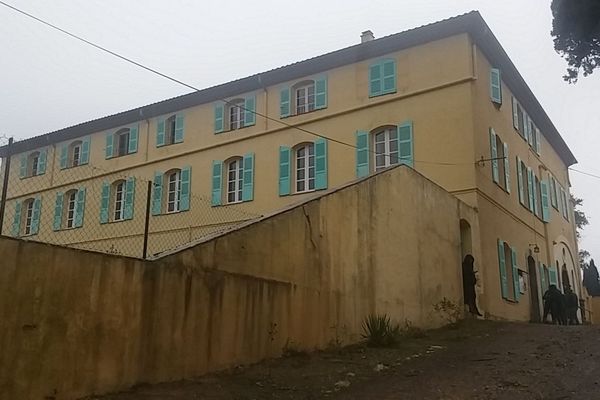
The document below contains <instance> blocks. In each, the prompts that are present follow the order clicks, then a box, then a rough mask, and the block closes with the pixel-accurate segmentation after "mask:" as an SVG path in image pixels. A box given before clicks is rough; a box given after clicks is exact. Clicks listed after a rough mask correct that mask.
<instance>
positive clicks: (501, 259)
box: [498, 239, 508, 299]
mask: <svg viewBox="0 0 600 400" xmlns="http://www.w3.org/2000/svg"><path fill="white" fill-rule="evenodd" d="M498 264H499V266H500V289H501V292H502V297H503V298H505V299H507V298H508V275H507V273H506V257H505V255H504V242H503V241H502V240H500V239H498Z"/></svg>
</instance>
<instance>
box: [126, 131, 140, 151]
mask: <svg viewBox="0 0 600 400" xmlns="http://www.w3.org/2000/svg"><path fill="white" fill-rule="evenodd" d="M137 150H138V127H137V125H136V126H134V127H131V128H129V146H128V149H127V154H132V153H137Z"/></svg>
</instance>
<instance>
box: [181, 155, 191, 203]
mask: <svg viewBox="0 0 600 400" xmlns="http://www.w3.org/2000/svg"><path fill="white" fill-rule="evenodd" d="M191 183H192V167H190V166H187V167H183V168H182V169H181V188H180V193H179V210H180V211H188V210H189V209H190V186H191Z"/></svg>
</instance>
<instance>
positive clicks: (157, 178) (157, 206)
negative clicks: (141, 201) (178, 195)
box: [152, 171, 163, 215]
mask: <svg viewBox="0 0 600 400" xmlns="http://www.w3.org/2000/svg"><path fill="white" fill-rule="evenodd" d="M162 186H163V174H162V172H160V171H156V172H155V173H154V181H153V182H152V215H160V213H161V211H162Z"/></svg>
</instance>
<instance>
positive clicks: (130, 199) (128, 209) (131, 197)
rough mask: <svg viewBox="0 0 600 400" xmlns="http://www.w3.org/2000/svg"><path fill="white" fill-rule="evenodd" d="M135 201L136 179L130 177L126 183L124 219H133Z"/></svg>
mask: <svg viewBox="0 0 600 400" xmlns="http://www.w3.org/2000/svg"><path fill="white" fill-rule="evenodd" d="M134 201H135V178H134V177H133V176H130V177H129V178H127V181H126V182H125V209H124V210H123V214H124V215H123V217H124V218H125V219H133V205H134Z"/></svg>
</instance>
